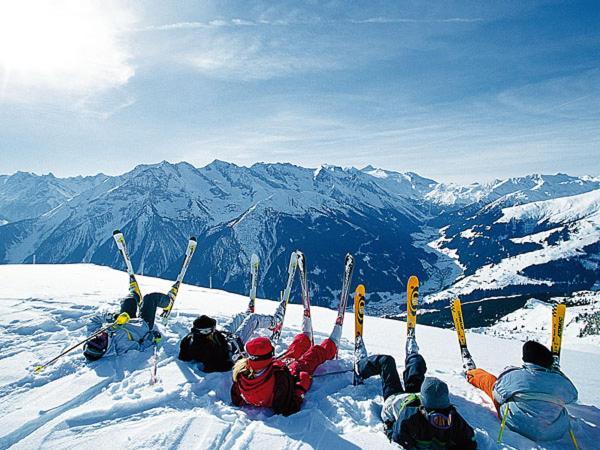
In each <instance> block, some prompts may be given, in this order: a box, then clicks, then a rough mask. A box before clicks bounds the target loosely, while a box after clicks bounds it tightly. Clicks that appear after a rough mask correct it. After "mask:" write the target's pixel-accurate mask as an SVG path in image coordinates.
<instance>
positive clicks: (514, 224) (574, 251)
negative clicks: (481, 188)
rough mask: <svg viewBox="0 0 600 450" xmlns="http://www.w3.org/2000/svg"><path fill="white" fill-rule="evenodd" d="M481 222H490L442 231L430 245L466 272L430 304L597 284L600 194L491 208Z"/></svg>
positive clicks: (590, 193) (599, 190) (431, 299)
mask: <svg viewBox="0 0 600 450" xmlns="http://www.w3.org/2000/svg"><path fill="white" fill-rule="evenodd" d="M481 216H482V217H485V220H484V219H483V218H480V219H479V220H478V219H473V221H472V222H471V223H469V225H468V228H465V229H462V230H460V228H457V227H455V228H454V230H453V231H452V232H450V231H448V229H442V230H441V233H440V234H441V236H440V237H439V238H438V239H437V240H436V241H433V242H431V243H430V245H431V246H432V247H434V248H436V249H438V250H439V251H442V252H444V253H446V254H447V255H448V256H453V257H454V258H455V260H456V263H457V264H461V266H462V269H463V270H464V276H463V277H462V278H460V279H458V280H457V281H456V282H455V283H453V285H452V286H451V287H449V288H448V289H445V290H442V291H441V292H438V293H437V294H435V295H433V296H431V297H429V300H430V301H435V300H440V299H446V298H450V297H453V296H456V295H459V296H461V295H462V296H464V295H469V294H472V293H473V292H475V291H477V290H486V291H496V292H497V293H500V292H501V291H502V290H505V289H507V288H510V287H512V291H511V293H518V292H519V289H521V290H522V288H519V287H527V289H529V291H525V292H529V293H535V292H538V293H542V292H546V291H547V292H549V293H551V292H554V293H558V292H569V291H575V290H582V289H592V288H594V286H595V285H596V284H597V283H598V268H599V267H600V251H599V248H600V247H599V246H600V189H596V190H593V191H591V192H586V193H583V194H579V195H573V196H569V197H562V198H556V199H551V200H545V201H538V202H532V203H527V204H524V205H518V206H512V207H507V208H492V209H490V210H489V211H487V212H485V213H482V214H481ZM459 230H460V231H459ZM536 286H537V287H536ZM551 288H552V289H553V290H550V289H551ZM594 289H595V288H594Z"/></svg>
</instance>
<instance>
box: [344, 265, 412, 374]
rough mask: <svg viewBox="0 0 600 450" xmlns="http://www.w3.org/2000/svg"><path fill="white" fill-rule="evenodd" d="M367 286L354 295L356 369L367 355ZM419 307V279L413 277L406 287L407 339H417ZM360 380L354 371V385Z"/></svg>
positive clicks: (360, 285) (360, 288)
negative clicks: (364, 334) (365, 340)
mask: <svg viewBox="0 0 600 450" xmlns="http://www.w3.org/2000/svg"><path fill="white" fill-rule="evenodd" d="M365 295H366V293H365V286H364V285H362V284H359V285H358V286H357V287H356V291H355V293H354V367H357V365H358V362H359V360H360V359H361V358H362V357H364V356H365V355H366V350H365V348H364V346H365V344H364V338H363V324H364V316H365ZM418 306H419V279H418V278H417V277H416V276H414V275H413V276H411V277H410V278H409V279H408V283H407V285H406V339H415V331H416V326H417V308H418ZM361 382H362V380H361V379H360V377H359V375H358V373H356V370H354V377H353V382H352V383H353V384H354V385H357V384H360V383H361Z"/></svg>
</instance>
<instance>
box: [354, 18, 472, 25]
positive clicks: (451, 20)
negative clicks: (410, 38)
mask: <svg viewBox="0 0 600 450" xmlns="http://www.w3.org/2000/svg"><path fill="white" fill-rule="evenodd" d="M483 21H484V19H482V18H479V17H475V18H469V17H450V18H447V19H409V18H392V17H370V18H368V19H351V20H349V21H348V22H350V23H356V24H368V23H381V24H388V23H391V24H394V23H473V22H483Z"/></svg>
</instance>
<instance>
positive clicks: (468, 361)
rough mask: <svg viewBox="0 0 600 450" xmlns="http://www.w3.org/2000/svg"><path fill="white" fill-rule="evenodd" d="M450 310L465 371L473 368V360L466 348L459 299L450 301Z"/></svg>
mask: <svg viewBox="0 0 600 450" xmlns="http://www.w3.org/2000/svg"><path fill="white" fill-rule="evenodd" d="M450 312H451V313H452V320H453V321H454V328H455V329H456V335H457V336H458V345H459V346H460V355H461V357H462V359H463V368H464V369H465V371H468V370H471V369H475V368H476V366H475V362H474V361H473V358H472V357H471V353H470V352H469V349H468V348H467V338H466V336H465V322H464V320H463V314H462V306H461V304H460V299H458V298H455V299H454V300H452V302H451V303H450Z"/></svg>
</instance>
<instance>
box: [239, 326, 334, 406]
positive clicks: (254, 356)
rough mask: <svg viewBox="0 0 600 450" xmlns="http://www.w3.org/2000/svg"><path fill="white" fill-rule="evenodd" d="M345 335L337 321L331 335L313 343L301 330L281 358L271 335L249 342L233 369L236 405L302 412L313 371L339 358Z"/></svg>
mask: <svg viewBox="0 0 600 450" xmlns="http://www.w3.org/2000/svg"><path fill="white" fill-rule="evenodd" d="M341 335H342V327H341V324H340V325H338V324H336V326H335V327H334V329H333V332H332V333H331V335H330V337H329V338H327V339H325V340H324V341H323V342H321V344H319V345H312V344H311V342H310V338H309V337H308V336H307V335H306V334H304V333H300V334H298V335H297V336H296V337H295V338H294V340H293V341H292V343H291V344H290V346H289V348H288V350H287V351H286V352H285V353H284V354H283V355H281V356H279V357H277V358H275V357H274V350H275V349H274V348H273V344H272V343H271V341H270V340H269V339H268V338H266V337H258V338H254V339H252V340H250V341H248V342H247V343H246V345H245V350H246V354H247V355H248V356H247V357H246V358H242V359H240V360H239V361H238V362H236V363H235V366H234V368H233V386H232V387H231V400H232V402H233V404H234V405H236V406H242V405H254V406H262V407H267V408H271V409H272V410H273V412H274V413H275V414H282V415H284V416H288V415H290V414H294V413H295V412H298V411H299V410H300V407H301V405H302V402H303V401H304V395H305V394H306V392H307V391H308V390H309V389H310V386H311V384H312V374H313V373H314V372H315V370H316V369H317V367H319V366H320V365H321V364H323V363H324V362H325V361H327V360H329V359H333V358H334V357H335V355H336V353H337V349H338V346H339V342H340V338H341Z"/></svg>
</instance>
